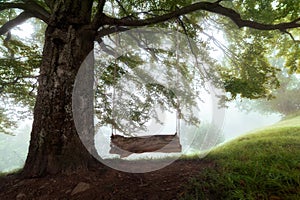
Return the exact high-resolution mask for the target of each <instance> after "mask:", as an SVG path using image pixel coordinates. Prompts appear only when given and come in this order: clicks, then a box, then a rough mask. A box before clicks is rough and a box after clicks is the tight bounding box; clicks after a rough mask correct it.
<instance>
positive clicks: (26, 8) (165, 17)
mask: <svg viewBox="0 0 300 200" xmlns="http://www.w3.org/2000/svg"><path fill="white" fill-rule="evenodd" d="M276 2H277V3H279V4H280V6H279V5H275V6H273V7H274V8H273V7H272V5H273V4H274V3H276ZM114 8H115V9H114ZM266 8H267V9H266ZM11 9H18V10H21V11H20V12H16V16H15V17H14V18H13V19H11V20H9V17H7V16H6V17H7V18H6V19H7V21H5V23H3V25H2V27H1V28H0V35H3V34H6V33H9V30H10V29H11V28H13V27H15V26H17V25H18V24H21V23H23V22H24V21H26V20H28V19H29V18H32V17H35V18H38V19H40V20H42V21H43V22H44V23H45V24H47V29H46V30H45V42H44V48H43V54H42V61H41V65H40V67H39V77H38V88H37V96H36V101H35V106H34V122H33V128H32V133H31V141H30V147H29V153H28V157H27V160H26V163H25V166H24V169H23V175H26V176H30V177H32V176H40V175H44V174H47V173H60V172H64V171H70V170H77V169H86V168H87V167H88V165H89V164H90V163H92V161H93V158H92V157H91V156H90V154H89V153H88V151H87V150H86V149H85V148H84V146H83V145H82V143H81V142H80V139H79V137H78V135H77V133H76V129H75V125H74V121H73V116H72V111H71V110H72V90H73V85H74V81H75V77H76V74H77V72H78V70H79V68H80V65H81V63H82V62H83V60H84V59H85V58H86V57H87V55H88V54H89V53H90V52H91V51H92V49H93V47H94V41H101V38H103V37H104V36H106V35H109V34H112V33H113V32H115V31H119V30H120V29H123V28H125V29H128V28H130V27H142V26H152V25H155V24H157V25H160V26H165V27H171V28H174V26H173V25H174V23H175V21H174V20H173V21H172V20H171V19H176V18H177V19H178V20H179V22H180V23H181V25H182V28H181V30H182V31H183V32H184V33H186V34H189V36H194V38H195V39H196V35H197V31H196V30H199V29H196V25H197V21H198V20H199V19H201V18H203V17H204V18H205V17H206V18H211V19H212V20H214V19H221V18H222V17H219V16H224V17H225V18H228V19H230V20H232V22H234V24H235V25H236V26H237V27H239V28H243V27H249V28H252V29H257V30H260V31H272V30H277V31H281V32H284V33H288V34H290V35H291V33H290V32H288V31H289V30H292V29H296V28H299V26H300V24H299V21H300V19H299V18H298V16H299V15H298V14H299V13H298V11H299V3H295V2H294V1H288V2H287V3H284V2H281V1H280V2H278V1H272V0H269V1H259V2H257V3H256V1H250V0H249V1H246V3H244V1H242V0H235V1H230V2H228V1H222V0H219V1H215V2H196V3H193V2H192V1H148V2H144V1H131V0H128V1H124V2H121V1H118V0H116V1H108V0H98V1H93V0H85V1H82V0H64V1H62V0H57V1H53V0H44V1H43V0H16V1H1V3H0V11H3V12H4V11H7V10H11ZM196 11H198V12H196ZM112 12H114V13H112ZM239 12H240V13H239ZM191 13H192V14H191ZM209 13H211V14H209ZM271 13H273V14H271ZM212 14H217V15H212ZM267 17H270V18H268V20H266V18H267ZM222 19H223V18H222ZM202 28H203V29H205V27H202ZM227 89H228V90H229V91H230V87H228V88H227ZM240 92H242V91H240Z"/></svg>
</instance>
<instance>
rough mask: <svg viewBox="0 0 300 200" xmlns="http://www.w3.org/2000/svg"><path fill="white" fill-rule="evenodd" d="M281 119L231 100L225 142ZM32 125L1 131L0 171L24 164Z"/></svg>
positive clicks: (226, 117)
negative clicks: (244, 108) (238, 106)
mask: <svg viewBox="0 0 300 200" xmlns="http://www.w3.org/2000/svg"><path fill="white" fill-rule="evenodd" d="M280 119H281V116H280V115H279V114H268V115H263V114H260V113H258V112H256V111H250V112H246V111H241V110H239V109H238V108H237V107H236V102H231V103H229V104H228V108H226V111H225V121H224V123H223V127H222V130H221V134H222V135H223V138H224V142H227V141H229V140H232V139H234V138H236V137H238V136H241V135H243V134H245V133H247V132H249V131H252V130H255V129H259V128H261V127H264V126H268V125H271V124H274V123H275V122H277V121H279V120H280ZM31 125H32V121H31V120H24V121H21V122H19V126H18V128H17V129H15V130H14V131H13V133H14V134H15V135H14V136H12V135H6V134H2V133H0V155H1V157H0V172H9V171H12V170H14V169H18V168H21V167H22V166H23V164H24V162H25V160H26V156H27V152H28V146H29V140H30V131H31ZM106 146H107V144H106Z"/></svg>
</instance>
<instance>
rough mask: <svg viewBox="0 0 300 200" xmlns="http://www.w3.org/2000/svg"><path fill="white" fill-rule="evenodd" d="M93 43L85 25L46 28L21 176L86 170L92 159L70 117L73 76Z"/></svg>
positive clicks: (92, 37)
mask: <svg viewBox="0 0 300 200" xmlns="http://www.w3.org/2000/svg"><path fill="white" fill-rule="evenodd" d="M93 41H94V32H93V31H90V30H89V29H86V28H85V27H84V26H81V27H79V28H78V27H76V28H75V27H74V26H72V25H68V26H65V27H63V28H61V27H60V28H58V27H51V26H49V27H48V28H47V30H46V38H45V46H44V51H43V61H42V65H41V68H40V77H39V88H38V95H37V100H36V105H35V108H34V122H33V127H32V133H31V141H30V147H29V153H28V157H27V160H26V163H25V166H24V169H23V175H24V176H29V177H33V176H40V175H43V174H48V173H51V174H53V173H60V172H68V171H74V170H81V169H87V167H88V164H89V162H90V161H92V160H93V158H92V157H91V155H90V154H89V152H88V151H87V150H86V148H85V147H84V146H83V144H82V143H81V141H80V139H79V136H78V134H77V132H76V128H75V125H74V120H73V114H72V90H73V85H74V81H75V77H76V74H77V72H78V70H79V67H80V64H81V63H82V61H83V60H84V58H85V57H86V56H87V55H88V53H89V52H90V51H91V50H92V49H93V45H94V44H93Z"/></svg>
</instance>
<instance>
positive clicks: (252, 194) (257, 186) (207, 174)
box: [182, 116, 300, 199]
mask: <svg viewBox="0 0 300 200" xmlns="http://www.w3.org/2000/svg"><path fill="white" fill-rule="evenodd" d="M299 124H300V117H299V116H297V117H294V118H292V119H289V120H285V121H281V122H279V123H278V124H275V125H273V126H270V127H267V128H266V129H264V130H260V131H257V132H253V133H251V134H248V135H245V136H242V137H240V138H238V139H236V140H234V141H231V142H229V143H227V144H226V145H223V146H220V147H218V148H216V149H215V150H213V151H212V152H211V153H210V154H209V155H208V156H207V157H206V158H205V159H206V160H208V161H211V162H214V163H215V168H207V169H205V170H204V171H202V172H201V173H200V174H199V176H197V177H194V178H193V179H192V180H191V181H190V183H189V184H188V185H187V191H186V192H185V194H184V195H183V197H184V198H182V199H299V197H300V196H299V194H300V173H299V170H300V169H299V162H300V160H299V156H298V155H299V153H300V152H299V150H300V149H299V142H300V126H299Z"/></svg>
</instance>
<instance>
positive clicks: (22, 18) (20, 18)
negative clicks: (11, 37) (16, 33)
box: [0, 12, 33, 35]
mask: <svg viewBox="0 0 300 200" xmlns="http://www.w3.org/2000/svg"><path fill="white" fill-rule="evenodd" d="M31 17H33V15H32V14H31V13H28V12H22V13H21V14H19V15H18V16H17V17H16V18H14V19H12V20H10V21H8V22H6V23H5V24H4V25H3V26H2V27H0V35H3V34H5V33H7V32H8V31H9V30H10V29H12V28H13V27H15V26H17V25H19V24H22V23H23V22H25V21H26V20H28V19H29V18H31Z"/></svg>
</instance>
